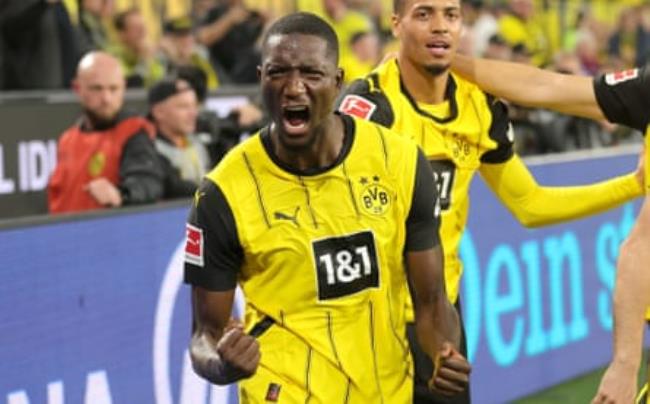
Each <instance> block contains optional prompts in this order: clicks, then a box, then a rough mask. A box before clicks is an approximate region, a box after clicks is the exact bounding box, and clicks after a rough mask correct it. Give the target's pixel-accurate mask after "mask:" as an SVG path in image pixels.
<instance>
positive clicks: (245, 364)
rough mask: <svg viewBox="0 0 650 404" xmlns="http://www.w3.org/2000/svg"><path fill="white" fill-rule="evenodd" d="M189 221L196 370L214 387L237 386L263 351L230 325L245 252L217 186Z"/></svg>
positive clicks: (206, 186)
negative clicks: (223, 385)
mask: <svg viewBox="0 0 650 404" xmlns="http://www.w3.org/2000/svg"><path fill="white" fill-rule="evenodd" d="M188 222H189V223H188V225H187V244H186V247H185V274H184V277H185V282H186V283H189V284H191V285H192V338H191V340H190V357H191V358H192V365H193V366H194V370H195V371H196V373H197V374H198V375H200V376H201V377H203V378H205V379H207V380H208V381H210V382H211V383H215V384H228V383H233V382H236V381H237V380H240V379H243V378H246V377H249V376H251V375H253V374H254V373H255V370H256V369H257V366H258V364H259V360H260V350H259V344H258V342H257V340H256V339H255V338H254V337H252V336H250V335H247V334H245V333H244V331H243V329H242V327H241V326H240V325H236V324H233V322H231V321H230V315H231V310H232V305H233V300H234V293H235V287H236V285H237V275H238V272H239V268H240V267H241V264H242V261H243V251H242V248H241V245H240V244H239V240H238V237H237V228H236V222H235V219H234V215H233V213H232V210H231V209H230V206H229V205H228V202H227V200H226V198H225V196H224V194H223V193H222V192H221V189H220V188H219V186H218V185H217V184H216V183H214V182H212V181H211V180H209V179H205V180H204V181H203V183H202V184H201V186H200V188H199V189H198V190H197V192H196V195H195V197H194V204H193V206H192V210H191V211H190V215H189V219H188Z"/></svg>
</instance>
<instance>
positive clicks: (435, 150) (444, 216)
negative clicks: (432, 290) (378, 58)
mask: <svg viewBox="0 0 650 404" xmlns="http://www.w3.org/2000/svg"><path fill="white" fill-rule="evenodd" d="M346 94H347V95H346V96H345V97H344V98H343V99H342V101H341V103H340V106H339V110H341V111H342V112H345V113H349V114H351V115H356V116H358V117H361V118H365V119H370V120H372V121H374V122H377V123H380V124H382V125H384V126H386V127H388V128H391V129H393V130H395V131H396V132H398V133H401V134H404V135H408V136H409V137H411V138H413V139H414V140H415V141H416V142H417V143H418V144H419V146H420V147H421V148H422V150H423V151H424V154H425V155H426V157H427V159H428V160H429V163H430V166H431V168H432V169H433V172H434V177H435V179H436V182H437V186H438V192H439V197H440V209H441V230H440V236H441V239H442V246H443V249H444V252H445V276H446V280H447V293H448V295H449V297H450V299H451V300H452V302H455V301H456V297H457V295H458V284H459V281H460V277H461V273H462V265H461V262H460V259H459V256H458V246H459V244H460V239H461V236H462V233H463V230H464V229H465V224H466V222H467V213H468V209H469V198H468V194H469V186H470V183H471V181H472V177H473V176H474V174H475V173H476V171H477V170H478V169H479V168H480V167H481V164H483V163H500V162H504V161H506V160H508V159H510V158H511V157H512V156H513V138H512V132H511V130H510V126H509V121H508V117H507V110H506V108H505V106H504V105H503V104H502V103H501V102H500V101H498V100H496V99H495V98H493V97H490V96H486V95H485V93H483V92H482V91H481V90H479V89H478V88H477V87H476V86H475V85H474V84H471V83H470V82H468V81H465V80H463V79H461V78H459V77H457V76H454V75H452V76H450V80H449V82H448V86H447V89H446V94H447V97H446V99H447V100H448V101H447V103H445V104H442V105H435V106H428V105H422V104H418V103H417V102H416V101H415V100H414V99H413V98H412V97H411V96H410V94H409V93H408V91H406V89H405V88H404V86H403V85H402V82H401V80H400V74H399V67H398V65H397V61H396V60H391V61H389V62H387V63H385V64H383V65H382V66H380V67H379V68H378V69H376V70H375V72H374V73H373V74H371V75H370V76H369V77H368V78H367V79H365V80H359V81H357V82H355V83H353V84H352V85H351V86H350V87H349V88H348V90H347V92H346ZM436 109H437V111H436Z"/></svg>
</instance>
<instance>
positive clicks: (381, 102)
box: [336, 74, 395, 128]
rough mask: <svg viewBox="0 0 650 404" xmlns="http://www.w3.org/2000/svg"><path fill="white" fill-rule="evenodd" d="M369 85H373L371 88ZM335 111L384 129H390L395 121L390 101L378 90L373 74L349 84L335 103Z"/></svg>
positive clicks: (376, 80) (375, 77)
mask: <svg viewBox="0 0 650 404" xmlns="http://www.w3.org/2000/svg"><path fill="white" fill-rule="evenodd" d="M371 83H373V84H372V86H371ZM336 109H337V110H338V111H340V112H342V113H344V114H348V115H352V116H356V117H357V118H361V119H365V120H368V121H372V122H375V123H378V124H380V125H382V126H384V127H386V128H390V127H391V126H392V125H393V122H394V121H395V115H394V113H393V109H392V107H391V105H390V101H389V100H388V97H386V95H385V94H384V93H383V92H382V91H381V90H379V83H378V79H377V76H376V75H375V74H371V75H370V76H368V77H367V78H365V79H359V80H355V81H353V82H352V83H350V85H349V86H348V88H347V89H346V90H345V92H344V93H343V95H342V96H341V98H340V100H339V101H338V102H337V107H336Z"/></svg>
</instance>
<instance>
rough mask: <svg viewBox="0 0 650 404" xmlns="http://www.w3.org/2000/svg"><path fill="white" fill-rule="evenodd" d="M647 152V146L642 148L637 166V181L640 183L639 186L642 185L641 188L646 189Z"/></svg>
mask: <svg viewBox="0 0 650 404" xmlns="http://www.w3.org/2000/svg"><path fill="white" fill-rule="evenodd" d="M645 152H646V150H645V146H643V147H642V148H641V153H640V155H639V162H638V164H637V166H636V180H637V181H639V184H641V187H643V188H644V189H645V181H646V178H645V164H646V161H645V160H646V153H645Z"/></svg>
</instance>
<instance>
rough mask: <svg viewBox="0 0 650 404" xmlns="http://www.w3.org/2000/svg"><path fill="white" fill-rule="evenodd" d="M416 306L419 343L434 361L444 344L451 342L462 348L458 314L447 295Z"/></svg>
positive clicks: (418, 303)
mask: <svg viewBox="0 0 650 404" xmlns="http://www.w3.org/2000/svg"><path fill="white" fill-rule="evenodd" d="M414 306H415V323H416V324H415V326H416V330H417V336H418V342H419V343H420V346H421V347H422V349H423V351H425V352H426V353H427V354H428V355H429V356H430V357H431V359H432V360H434V359H435V357H436V354H437V352H438V351H439V349H440V347H441V346H442V343H443V342H445V341H448V342H451V343H452V344H453V345H454V346H455V347H456V348H458V347H459V346H460V324H459V318H458V313H457V312H456V309H455V308H454V307H453V306H452V305H451V303H450V302H449V299H447V296H446V295H445V294H442V296H437V297H434V298H433V300H432V301H430V302H422V301H418V302H416V303H415V304H414Z"/></svg>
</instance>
